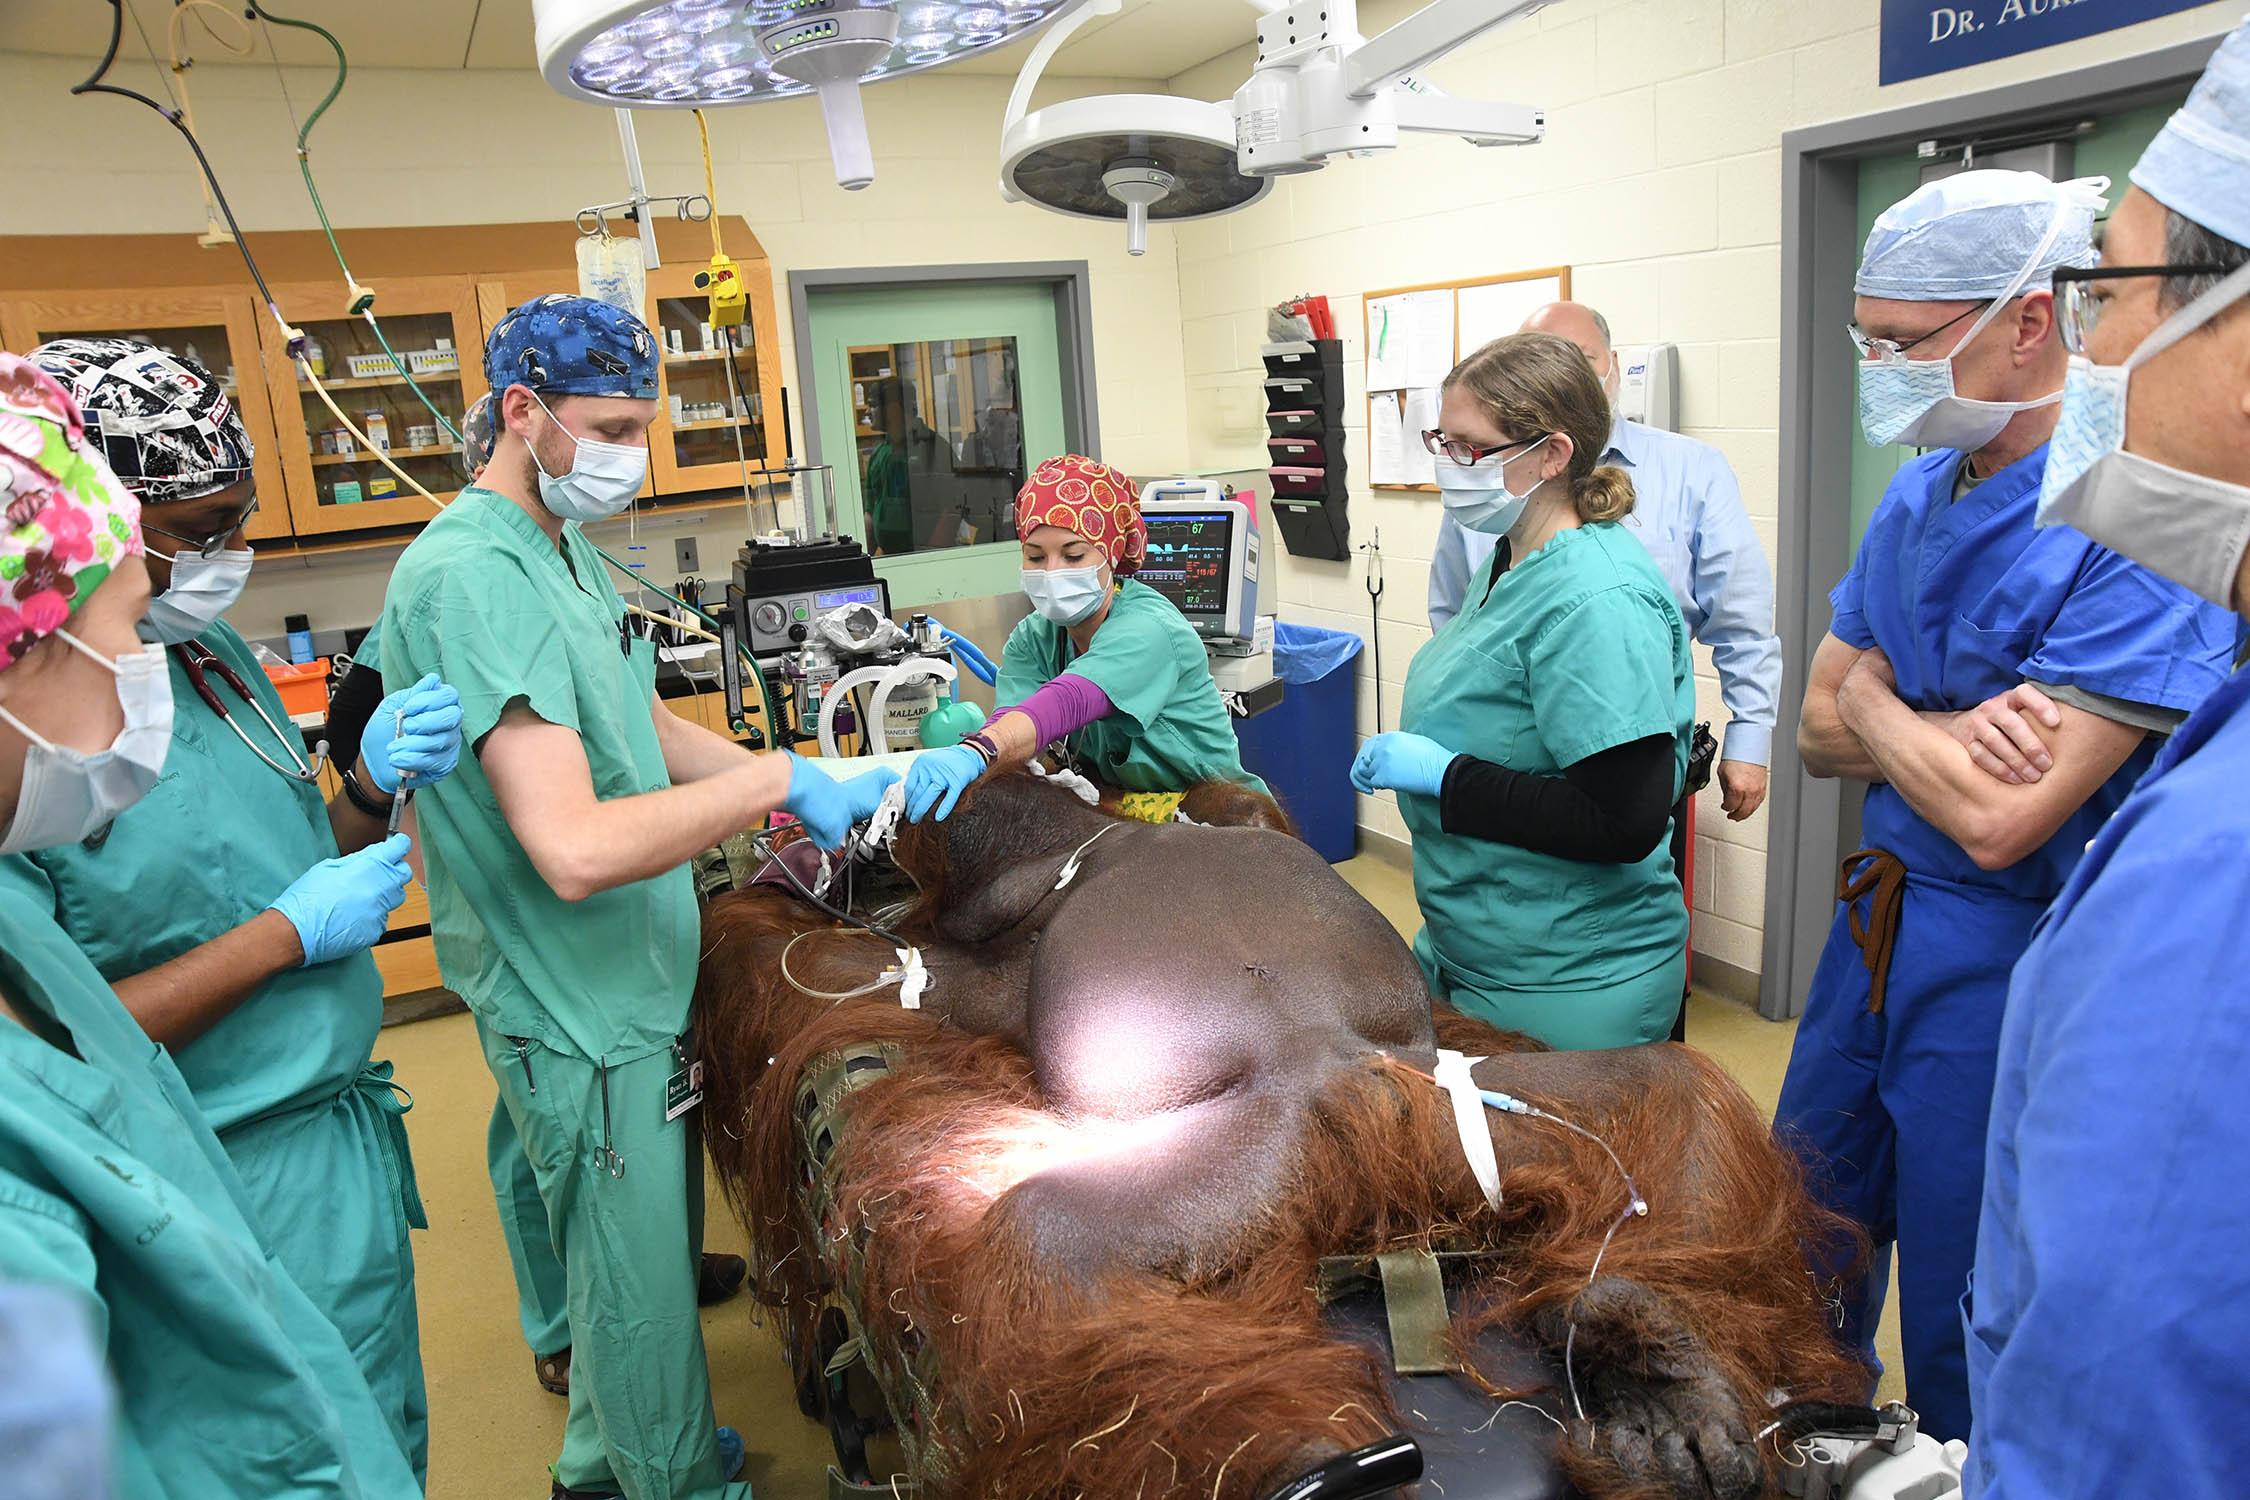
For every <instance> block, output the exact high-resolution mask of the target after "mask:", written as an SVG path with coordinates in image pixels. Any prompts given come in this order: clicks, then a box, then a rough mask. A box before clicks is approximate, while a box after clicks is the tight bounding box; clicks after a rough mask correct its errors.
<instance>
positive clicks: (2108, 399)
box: [2035, 266, 2250, 609]
mask: <svg viewBox="0 0 2250 1500" xmlns="http://www.w3.org/2000/svg"><path fill="white" fill-rule="evenodd" d="M2245 294H2250V266H2244V267H2241V268H2239V269H2237V270H2236V271H2235V272H2234V274H2233V275H2231V276H2229V277H2227V279H2226V280H2224V281H2222V282H2220V283H2219V284H2218V285H2217V286H2215V287H2213V288H2212V289H2211V290H2210V291H2208V292H2206V293H2204V294H2203V295H2202V296H2201V297H2198V298H2196V300H2195V301H2193V302H2191V303H2189V304H2188V305H2187V306H2186V307H2183V308H2181V309H2180V310H2179V311H2178V312H2176V313H2174V314H2173V315H2172V316H2171V317H2169V318H2167V319H2166V320H2165V321H2164V322H2163V323H2162V324H2160V325H2159V326H2158V327H2157V328H2156V329H2155V330H2154V331H2153V332H2151V333H2150V334H2149V335H2148V337H2147V338H2144V339H2142V340H2141V343H2140V346H2139V347H2138V348H2136V349H2135V350H2134V351H2133V352H2132V354H2131V355H2129V356H2128V357H2127V358H2126V360H2125V363H2123V364H2121V365H2097V364H2095V363H2094V362H2093V361H2092V360H2090V359H2088V358H2086V357H2085V356H2084V355H2082V354H2081V355H2073V356H2071V361H2070V373H2069V375H2068V376H2067V377H2066V379H2065V380H2064V382H2063V409H2062V416H2061V418H2060V419H2059V420H2058V421H2057V422H2056V424H2055V436H2054V439H2053V442H2052V444H2051V445H2050V446H2049V448H2048V450H2047V467H2046V469H2045V471H2044V472H2043V473H2042V475H2041V476H2040V485H2039V506H2038V510H2037V512H2036V517H2035V518H2036V520H2037V522H2038V524H2039V525H2041V526H2072V527H2076V528H2077V529H2078V530H2079V531H2082V532H2084V533H2085V534H2086V535H2087V536H2089V537H2092V538H2093V539H2094V540H2095V541H2097V542H2099V543H2101V544H2102V545H2103V546H2105V547H2107V548H2109V549H2110V550H2111V551H2112V552H2115V553H2117V554H2119V555H2120V556H2123V557H2128V558H2131V559H2132V560H2133V561H2134V562H2137V563H2139V564H2140V565H2141V566H2142V567H2145V568H2147V569H2148V570H2149V571H2151V572H2153V573H2158V574H2161V575H2162V576H2164V577H2166V578H2169V579H2171V580H2173V581H2174V582H2175V583H2178V584H2180V585H2182V586H2183V587H2185V588H2188V589H2190V590H2192V591H2194V592H2195V593H2196V594H2199V595H2201V596H2202V597H2203V598H2205V599H2208V600H2210V601H2211V602H2212V603H2213V604H2216V605H2218V606H2219V607H2220V608H2222V609H2232V608H2234V581H2235V577H2236V575H2237V572H2238V570H2239V569H2240V568H2241V566H2242V558H2243V554H2244V553H2245V552H2246V551H2250V488H2245V487H2244V486H2242V485H2239V484H2231V483H2228V482H2227V481H2224V480H2221V479H2216V478H2213V477H2211V476H2210V475H2206V474H2189V473H2184V472H2182V471H2181V470H2178V469H2173V468H2169V467H2167V466H2165V465H2163V464H2160V463H2157V462H2156V461H2155V460H2154V459H2149V458H2143V457H2141V456H2140V455H2139V454H2136V453H2127V452H2126V451H2125V405H2126V397H2127V396H2128V394H2129V393H2130V389H2131V386H2132V380H2133V372H2134V371H2135V370H2137V369H2139V368H2140V367H2141V366H2142V365H2145V364H2147V363H2148V362H2149V361H2150V360H2152V359H2154V358H2156V356H2158V355H2159V354H2162V353H2163V352H2164V351H2165V350H2167V349H2169V348H2171V347H2172V346H2173V345H2174V344H2177V343H2178V342H2179V341H2180V340H2181V339H2183V338H2186V337H2187V336H2188V335H2189V334H2190V333H2193V332H2194V331H2195V330H2196V329H2198V328H2200V327H2202V326H2203V325H2204V324H2205V323H2208V322H2209V321H2210V320H2211V319H2213V318H2215V317H2217V316H2218V315H2219V314H2220V313H2222V312H2224V311H2226V309H2228V308H2229V307H2231V306H2233V305H2234V303H2235V302H2236V301H2238V300H2239V299H2241V298H2242V297H2243V296H2244V295H2245Z"/></svg>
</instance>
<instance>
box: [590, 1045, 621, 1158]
mask: <svg viewBox="0 0 2250 1500" xmlns="http://www.w3.org/2000/svg"><path fill="white" fill-rule="evenodd" d="M594 1069H595V1071H596V1072H597V1073H598V1074H599V1075H600V1077H601V1088H602V1143H601V1147H600V1149H598V1150H596V1151H595V1152H594V1165H595V1166H597V1167H599V1168H601V1169H602V1170H603V1171H604V1172H607V1173H608V1174H609V1175H610V1176H611V1177H613V1178H616V1179H618V1180H620V1181H622V1180H623V1179H624V1176H625V1158H624V1157H622V1156H619V1155H618V1154H617V1151H616V1149H615V1147H614V1146H612V1145H611V1137H610V1122H609V1063H608V1061H607V1059H604V1060H603V1061H600V1062H597V1063H595V1064H594Z"/></svg>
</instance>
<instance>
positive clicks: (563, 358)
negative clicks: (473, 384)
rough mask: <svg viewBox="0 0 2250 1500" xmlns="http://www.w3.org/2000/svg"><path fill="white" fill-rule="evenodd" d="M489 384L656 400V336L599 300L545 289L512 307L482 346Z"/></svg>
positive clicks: (550, 392)
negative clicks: (543, 292) (518, 305)
mask: <svg viewBox="0 0 2250 1500" xmlns="http://www.w3.org/2000/svg"><path fill="white" fill-rule="evenodd" d="M484 378H485V379H486V380H487V381H488V382H489V383H490V384H491V386H492V388H493V390H495V391H504V390H506V389H507V388H508V387H509V386H511V385H528V386H530V387H531V388H532V389H533V390H535V391H539V392H541V393H543V394H547V395H556V396H631V397H637V398H639V399H642V400H647V401H654V400H655V399H656V339H655V338H654V337H653V336H652V335H651V334H650V333H649V331H648V325H647V324H645V323H643V322H642V321H641V320H640V319H639V318H636V317H634V316H633V315H632V314H631V313H629V312H620V311H619V310H618V309H616V308H614V307H612V306H610V305H609V304H608V303H607V302H597V301H595V300H594V299H593V298H591V297H576V296H572V295H570V294H569V293H567V292H550V293H549V294H547V295H546V296H544V297H534V298H532V299H531V300H530V301H529V302H526V303H524V304H523V305H522V306H521V307H518V308H515V309H514V310H513V311H511V312H510V313H509V314H508V315H507V316H506V317H504V318H502V319H501V320H500V326H499V327H497V328H495V329H493V330H492V337H491V338H489V339H487V340H485V345H484Z"/></svg>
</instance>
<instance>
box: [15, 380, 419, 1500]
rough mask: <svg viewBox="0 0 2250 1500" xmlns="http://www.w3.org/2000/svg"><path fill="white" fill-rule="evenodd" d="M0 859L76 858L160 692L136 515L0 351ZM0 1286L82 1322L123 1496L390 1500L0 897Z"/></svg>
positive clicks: (90, 973)
mask: <svg viewBox="0 0 2250 1500" xmlns="http://www.w3.org/2000/svg"><path fill="white" fill-rule="evenodd" d="M0 496H5V497H6V507H5V511H4V513H0V578H7V579H10V580H12V581H13V582H14V583H15V584H17V585H20V586H21V588H11V590H10V591H9V595H8V600H7V602H6V603H4V604H0V852H6V853H9V854H15V853H25V852H33V851H38V850H43V849H47V848H51V847H53V846H54V845H56V844H61V843H76V842H79V841H80V840H83V839H87V838H91V837H95V836H97V835H98V834H99V832H100V830H101V828H102V827H103V826H104V825H105V824H106V823H107V822H108V821H109V820H111V819H113V818H115V817H116V816H118V815H119V814H121V813H123V812H124V811H126V809H127V808H128V807H130V806H131V804H132V803H133V802H134V801H135V800H137V799H138V797H139V796H141V795H143V794H144V793H145V792H146V791H147V789H148V788H149V787H150V786H151V785H153V784H154V782H155V781H156V779H157V777H158V775H159V773H160V771H161V769H162V767H163V764H164V761H165V759H166V754H167V750H168V746H169V738H170V734H169V730H170V719H171V711H172V700H171V695H170V680H169V678H168V677H167V676H166V675H165V672H164V667H163V663H162V661H161V660H160V659H159V657H158V655H157V654H156V648H154V647H144V646H143V645H142V644H141V643H140V642H139V641H138V640H137V639H136V638H135V635H134V622H135V621H136V620H138V619H139V617H140V614H141V611H142V609H143V607H144V606H145V604H146V602H147V600H148V577H147V573H146V571H145V569H144V568H143V567H142V564H141V546H142V544H141V535H140V528H139V521H138V512H139V507H138V506H137V505H136V504H135V502H134V500H133V498H132V496H131V495H130V494H129V493H128V492H127V491H126V490H125V489H124V488H123V486H121V485H119V484H118V483H117V481H116V479H115V478H113V477H112V476H111V475H110V473H109V471H108V469H107V467H106V466H105V465H103V464H102V463H101V461H100V458H99V456H98V454H96V453H95V452H94V450H93V449H92V448H91V447H90V446H89V445H88V444H87V442H86V440H85V437H84V435H83V430H82V428H81V427H80V425H79V418H78V415H77V409H76V407H75V405H74V404H73V403H72V402H71V401H70V399H69V397H68V396H67V395H66V394H65V393H64V392H63V391H62V389H61V388H60V387H59V386H57V385H56V384H55V383H54V382H53V381H52V380H51V379H50V378H48V377H47V376H45V375H43V374H40V373H39V372H38V371H37V369H36V368H35V367H34V366H31V365H30V364H28V363H26V362H23V361H21V360H17V359H16V358H14V357H13V356H8V355H0ZM0 1281H6V1282H14V1283H19V1284H25V1285H33V1286H46V1287H52V1288H58V1289H62V1290H64V1291H66V1292H68V1293H69V1294H71V1295H72V1296H74V1297H76V1298H78V1299H80V1300H82V1302H83V1304H84V1306H85V1308H86V1310H87V1312H88V1315H89V1321H90V1326H91V1327H92V1328H93V1330H94V1332H95V1336H96V1337H97V1339H98V1340H100V1342H101V1343H102V1345H103V1347H104V1352H105V1355H106V1360H107V1365H108V1372H109V1377H110V1379H111V1380H113V1381H114V1382H115V1383H116V1386H117V1391H118V1400H117V1418H118V1421H117V1431H116V1445H117V1447H116V1454H115V1459H116V1464H115V1469H116V1474H117V1482H118V1490H117V1493H119V1494H121V1495H127V1496H131V1497H132V1500H209V1497H213V1496H221V1495H224V1496H238V1495H239V1496H256V1497H259V1500H281V1497H290V1500H314V1497H319V1500H408V1497H412V1496H416V1495H419V1494H420V1493H421V1486H420V1484H419V1483H418V1481H417V1479H416V1476H415V1473H414V1469H413V1466H412V1465H411V1464H410V1463H408V1461H407V1458H406V1455H405V1454H404V1452H402V1451H401V1449H400V1447H399V1443H398V1438H397V1436H396V1434H395V1432H394V1430H393V1427H392V1424H391V1422H390V1421H389V1420H388V1418H387V1416H386V1414H385V1413H383V1412H382V1411H381V1410H379V1409H378V1407H377V1405H376V1402H375V1399H374V1397H373V1396H372V1395H371V1394H370V1393H369V1391H368V1387H367V1382H366V1380H365V1379H364V1378H363V1377H362V1376H361V1374H360V1369H359V1364H358V1361H357V1360H356V1359H355V1358H354V1357H353V1352H352V1350H350V1349H349V1348H347V1347H346V1346H345V1343H344V1340H343V1339H342V1337H340V1336H339V1335H338V1333H337V1331H336V1329H335V1326H334V1325H333V1324H332V1323H330V1322H329V1320H328V1319H327V1318H326V1317H324V1316H323V1315H322V1314H321V1312H320V1311H319V1310H318V1309H316V1308H315V1307H314V1306H313V1305H312V1303H311V1302H310V1301H309V1300H307V1298H306V1296H305V1294H304V1293H303V1292H302V1291H301V1290H300V1289H299V1288H298V1286H297V1284H296V1283H295V1282H294V1281H293V1280H292V1279H291V1278H290V1277H289V1275H288V1274H286V1273H285V1272H284V1270H283V1269H282V1268H281V1267H280V1266H279V1265H278V1264H276V1262H275V1261H274V1259H273V1258H272V1257H270V1256H269V1255H268V1254H267V1251H266V1248H265V1246H264V1245H263V1244H262V1243H261V1242H260V1239H259V1236H258V1233H257V1232H256V1230H254V1229H253V1228H252V1226H251V1205H250V1201H249V1197H248V1195H247V1194H246V1193H245V1192H244V1190H243V1186H242V1183H241V1181H240V1179H239V1178H238V1177H237V1176H236V1174H235V1170H234V1167H233V1165H232V1164H231V1163H230V1162H229V1161H228V1159H227V1154H226V1152H224V1151H223V1150H221V1149H220V1146H219V1142H218V1140H217V1139H216V1138H215V1137H214V1136H213V1135H212V1133H211V1128H210V1126H209V1125H208V1124H207V1123H206V1122H205V1119H204V1115H203V1112H202V1110H201V1109H199V1108H198V1107H197V1105H196V1102H195V1100H194V1099H193V1097H192V1096H191V1095H190V1094H189V1091H188V1086H187V1083H186V1081H185V1080H184V1079H183V1078H182V1077H181V1076H180V1072H179V1070H178V1069H177V1068H175V1067H174V1066H173V1065H172V1061H171V1058H170V1056H169V1055H168V1054H167V1053H166V1052H165V1051H164V1049H163V1048H161V1047H158V1046H156V1045H155V1044H153V1043H152V1042H150V1041H149V1039H148V1036H147V1034H146V1033H144V1032H143V1031H142V1030H141V1028H140V1027H139V1026H138V1025H137V1024H136V1023H135V1021H134V1020H133V1018H132V1016H130V1015H129V1014H127V1013H126V1011H125V1008H124V1007H123V1006H122V1005H120V1004H119V1003H118V1000H117V997H116V996H115V995H114V994H112V993H111V991H110V988H109V986H108V985H107V984H106V983H105V982H104V981H103V980H102V977H101V975H100V974H99V973H97V972H96V971H95V969H94V967H93V965H92V964H91V963H89V962H88V961H87V959H86V957H85V955H84V954H82V953H81V952H79V950H78V948H77V946H76V945H75V944H73V943H72V942H71V941H70V939H69V937H68V936H67V935H66V934H65V933H64V932H63V931H62V929H61V928H60V927H58V926H56V924H55V921H54V918H53V916H52V915H51V914H50V912H49V911H48V910H47V909H46V908H45V907H43V906H41V905H38V904H36V903H34V902H32V901H28V900H26V899H25V898H24V897H23V895H22V894H21V892H20V891H19V890H18V889H16V888H15V887H12V886H7V885H0Z"/></svg>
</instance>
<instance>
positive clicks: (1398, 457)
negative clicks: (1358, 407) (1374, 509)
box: [1367, 391, 1414, 484]
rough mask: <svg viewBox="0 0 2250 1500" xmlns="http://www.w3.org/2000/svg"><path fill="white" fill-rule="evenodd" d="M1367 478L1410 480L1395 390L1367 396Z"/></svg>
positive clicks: (1401, 414)
mask: <svg viewBox="0 0 2250 1500" xmlns="http://www.w3.org/2000/svg"><path fill="white" fill-rule="evenodd" d="M1367 403H1368V404H1367V482H1368V483H1369V484H1412V483H1413V482H1414V481H1413V480H1412V479H1411V478H1409V477H1408V475H1407V471H1406V413H1405V410H1404V407H1403V406H1402V404H1401V401H1400V396H1399V393H1398V392H1397V391H1376V392H1375V393H1374V394H1373V395H1371V396H1369V397H1368V398H1367Z"/></svg>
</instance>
